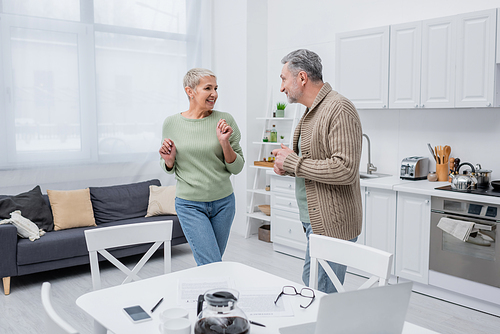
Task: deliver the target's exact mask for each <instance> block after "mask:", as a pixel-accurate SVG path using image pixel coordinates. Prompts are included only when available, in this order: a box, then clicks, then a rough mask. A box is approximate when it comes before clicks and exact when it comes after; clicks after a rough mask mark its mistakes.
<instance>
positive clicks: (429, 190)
mask: <svg viewBox="0 0 500 334" xmlns="http://www.w3.org/2000/svg"><path fill="white" fill-rule="evenodd" d="M267 174H268V175H276V174H275V173H274V171H273V170H272V169H270V170H269V171H267ZM360 181H361V186H362V187H370V188H378V189H387V190H394V191H399V192H406V193H412V194H419V195H427V196H434V197H444V198H451V199H458V200H465V201H473V202H479V203H489V204H496V205H500V197H495V196H485V195H477V194H470V193H463V192H458V191H445V190H436V189H435V188H438V187H442V186H446V185H449V184H450V183H449V182H429V181H427V179H425V180H418V181H411V180H402V179H400V178H399V176H394V175H391V176H384V177H378V178H372V179H370V178H366V179H361V180H360Z"/></svg>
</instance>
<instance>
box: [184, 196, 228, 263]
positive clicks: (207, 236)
mask: <svg viewBox="0 0 500 334" xmlns="http://www.w3.org/2000/svg"><path fill="white" fill-rule="evenodd" d="M235 210H236V207H235V200H234V194H231V195H229V196H227V197H225V198H222V199H219V200H216V201H212V202H195V201H188V200H185V199H182V198H178V197H176V198H175V211H177V217H178V218H179V223H180V224H181V227H182V231H183V232H184V235H185V236H186V239H187V241H188V243H189V246H191V250H192V251H193V255H194V259H195V261H196V264H197V265H199V266H201V265H204V264H208V263H212V262H219V261H222V255H223V254H224V251H225V250H226V245H227V240H228V239H229V232H230V230H231V225H232V224H233V219H234V213H235Z"/></svg>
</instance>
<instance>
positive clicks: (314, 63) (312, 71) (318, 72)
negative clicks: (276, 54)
mask: <svg viewBox="0 0 500 334" xmlns="http://www.w3.org/2000/svg"><path fill="white" fill-rule="evenodd" d="M281 63H282V64H286V63H288V69H289V70H290V72H292V74H293V75H294V76H297V74H299V72H300V71H304V72H306V73H307V76H308V77H309V79H311V81H313V82H318V81H323V74H322V72H323V66H322V65H321V58H320V57H319V56H318V55H317V54H316V53H314V52H312V51H309V50H306V49H299V50H295V51H292V52H290V53H289V54H287V55H286V56H285V57H283V59H281Z"/></svg>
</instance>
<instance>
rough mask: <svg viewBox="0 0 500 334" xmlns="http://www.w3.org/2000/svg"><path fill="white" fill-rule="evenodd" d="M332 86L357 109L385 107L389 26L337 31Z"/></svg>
mask: <svg viewBox="0 0 500 334" xmlns="http://www.w3.org/2000/svg"><path fill="white" fill-rule="evenodd" d="M335 68H336V75H335V89H336V90H337V91H338V92H339V93H340V94H342V95H344V96H345V97H347V98H348V99H350V100H351V101H352V102H353V103H354V105H355V106H356V107H357V108H387V106H388V103H387V102H388V101H387V97H388V88H389V26H387V27H382V28H376V29H368V30H362V31H356V32H348V33H342V34H337V36H336V52H335Z"/></svg>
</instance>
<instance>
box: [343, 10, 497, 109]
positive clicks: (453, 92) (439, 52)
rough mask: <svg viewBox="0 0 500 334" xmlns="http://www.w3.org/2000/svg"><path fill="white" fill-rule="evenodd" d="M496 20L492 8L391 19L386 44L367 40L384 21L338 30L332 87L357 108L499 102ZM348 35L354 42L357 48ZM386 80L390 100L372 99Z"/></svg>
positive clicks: (453, 106)
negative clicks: (415, 19) (387, 56)
mask: <svg viewBox="0 0 500 334" xmlns="http://www.w3.org/2000/svg"><path fill="white" fill-rule="evenodd" d="M496 21H497V10H496V9H491V10H486V11H481V12H474V13H467V14H462V15H456V16H451V17H443V18H438V19H432V20H426V21H420V22H413V23H407V24H399V25H393V26H390V43H388V44H387V46H386V45H385V44H383V43H378V44H376V43H373V42H372V43H368V42H367V37H368V36H371V39H372V41H373V39H374V35H373V34H374V33H375V31H377V30H378V31H379V34H380V31H386V29H387V27H383V28H379V29H371V30H363V31H357V32H350V33H343V34H338V36H337V59H336V87H335V88H336V89H337V90H338V91H339V92H340V93H341V94H343V95H345V96H346V97H348V98H350V99H351V100H352V101H353V102H354V104H355V105H356V107H357V108H386V107H387V106H389V107H390V108H460V107H467V108H470V107H491V106H498V105H500V99H498V98H497V100H496V101H495V94H494V93H495V84H496V82H495V80H497V79H496V77H495V76H496V74H495V73H496V64H495V50H496V45H495V43H496V35H497V34H496ZM499 29H500V28H499ZM370 32H371V34H370ZM379 40H382V37H379ZM350 41H355V42H356V47H355V48H353V47H352V44H351V43H349V42H350ZM375 44H376V45H375ZM383 47H387V48H388V50H389V52H388V54H390V62H389V69H388V71H387V72H385V73H384V71H385V70H386V68H387V67H386V64H387V63H386V62H385V60H379V57H378V55H380V54H384V50H381V49H380V48H383ZM346 50H347V51H346ZM356 52H359V53H360V54H356ZM372 58H374V59H372ZM365 60H366V61H365ZM363 61H365V63H364V64H363V66H362V65H361V64H360V63H359V62H363ZM376 61H377V63H376ZM499 62H500V58H499ZM366 66H369V67H370V68H369V69H365V68H366ZM385 78H388V79H389V80H388V82H387V83H386V81H385ZM385 84H387V87H388V96H387V101H388V104H386V103H383V102H379V101H378V100H377V99H374V96H377V98H379V99H380V101H384V98H385V96H386V95H384V94H385V91H384V89H383V87H382V86H383V85H385ZM374 92H378V93H379V95H376V94H374ZM353 97H354V99H353ZM375 101H377V102H378V103H374V102H375ZM367 102H370V103H367Z"/></svg>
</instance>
